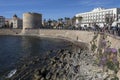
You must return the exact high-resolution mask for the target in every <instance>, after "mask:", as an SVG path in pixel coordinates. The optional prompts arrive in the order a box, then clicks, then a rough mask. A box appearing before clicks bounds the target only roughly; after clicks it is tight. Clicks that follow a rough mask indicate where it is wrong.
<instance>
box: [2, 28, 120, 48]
mask: <svg viewBox="0 0 120 80" xmlns="http://www.w3.org/2000/svg"><path fill="white" fill-rule="evenodd" d="M21 31H22V30H21V29H0V35H32V36H40V37H51V38H63V39H66V40H69V41H78V42H83V43H87V44H90V41H91V40H92V39H93V36H94V32H89V31H78V30H52V29H51V30H50V29H48V30H47V29H28V30H25V31H22V34H21ZM99 38H100V35H98V39H97V41H98V43H99ZM107 39H108V40H109V41H110V42H111V47H113V48H116V49H119V48H120V37H116V36H113V35H108V37H107Z"/></svg>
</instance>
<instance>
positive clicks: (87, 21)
mask: <svg viewBox="0 0 120 80" xmlns="http://www.w3.org/2000/svg"><path fill="white" fill-rule="evenodd" d="M119 10H120V8H111V9H105V8H95V9H93V10H92V11H90V12H85V13H78V14H76V15H75V16H76V17H82V20H81V21H80V23H81V26H89V27H92V26H93V25H94V24H96V25H98V26H100V27H103V26H104V24H106V23H105V17H106V15H107V14H109V15H110V16H112V17H114V19H115V22H116V23H115V22H114V23H113V24H112V26H116V25H117V16H118V14H119V13H120V12H119ZM76 23H79V21H78V20H76Z"/></svg>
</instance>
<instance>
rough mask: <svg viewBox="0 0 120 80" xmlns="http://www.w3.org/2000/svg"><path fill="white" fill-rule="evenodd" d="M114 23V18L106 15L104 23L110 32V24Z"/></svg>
mask: <svg viewBox="0 0 120 80" xmlns="http://www.w3.org/2000/svg"><path fill="white" fill-rule="evenodd" d="M113 22H114V17H113V15H111V14H106V15H105V23H106V25H107V27H108V29H109V30H110V28H111V25H112V23H113Z"/></svg>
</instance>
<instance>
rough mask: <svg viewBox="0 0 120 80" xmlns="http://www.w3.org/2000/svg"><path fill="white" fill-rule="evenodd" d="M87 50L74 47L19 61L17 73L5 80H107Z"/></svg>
mask: <svg viewBox="0 0 120 80" xmlns="http://www.w3.org/2000/svg"><path fill="white" fill-rule="evenodd" d="M95 62H96V57H95V56H94V54H93V53H92V52H90V51H89V50H85V49H82V48H79V47H76V46H73V45H71V46H69V47H67V48H66V49H59V50H51V51H49V52H48V53H47V54H46V56H44V57H40V56H36V57H31V58H27V59H23V60H21V63H20V65H19V66H18V67H17V72H16V73H15V75H13V76H12V77H11V78H8V79H7V80H109V79H106V78H108V77H109V75H108V74H107V72H104V71H103V70H102V68H100V67H98V65H97V64H96V63H95Z"/></svg>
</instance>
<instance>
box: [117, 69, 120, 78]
mask: <svg viewBox="0 0 120 80" xmlns="http://www.w3.org/2000/svg"><path fill="white" fill-rule="evenodd" d="M117 77H118V78H119V80H120V70H119V71H118V73H117Z"/></svg>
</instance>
